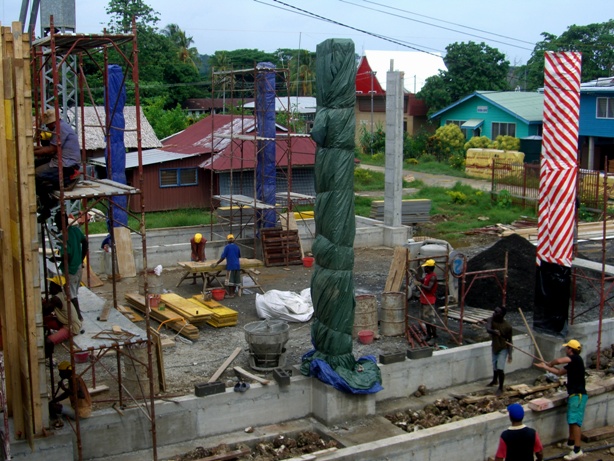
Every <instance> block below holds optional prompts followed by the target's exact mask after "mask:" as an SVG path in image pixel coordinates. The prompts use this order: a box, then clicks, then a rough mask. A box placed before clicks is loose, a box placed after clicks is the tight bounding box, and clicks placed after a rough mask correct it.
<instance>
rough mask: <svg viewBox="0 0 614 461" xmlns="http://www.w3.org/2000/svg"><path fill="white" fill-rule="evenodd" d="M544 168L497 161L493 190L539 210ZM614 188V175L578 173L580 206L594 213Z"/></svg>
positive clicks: (593, 172) (531, 164) (593, 171)
mask: <svg viewBox="0 0 614 461" xmlns="http://www.w3.org/2000/svg"><path fill="white" fill-rule="evenodd" d="M539 172H540V165H538V164H533V163H512V162H505V161H497V160H495V161H494V162H493V164H492V180H491V190H492V193H493V194H494V195H495V196H496V195H498V194H500V193H501V192H502V191H507V192H508V193H509V194H510V196H511V199H512V201H513V202H514V203H515V204H518V205H520V206H522V207H536V206H537V202H538V198H539ZM613 188H614V175H612V174H608V173H604V172H602V171H596V170H583V169H580V170H579V171H578V198H579V199H580V203H581V204H582V205H584V206H586V207H587V208H590V209H594V210H602V209H603V205H604V203H603V198H604V196H605V197H609V196H610V195H611V194H612V192H613V190H612V189H613Z"/></svg>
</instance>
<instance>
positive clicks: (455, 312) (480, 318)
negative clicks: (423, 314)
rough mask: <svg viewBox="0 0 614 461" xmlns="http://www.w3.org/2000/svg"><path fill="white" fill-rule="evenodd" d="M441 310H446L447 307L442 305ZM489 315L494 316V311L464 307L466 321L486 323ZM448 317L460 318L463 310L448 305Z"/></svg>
mask: <svg viewBox="0 0 614 461" xmlns="http://www.w3.org/2000/svg"><path fill="white" fill-rule="evenodd" d="M440 310H441V311H442V312H443V311H445V307H440ZM488 317H492V311H489V310H487V309H480V308H479V307H465V309H463V322H466V323H475V324H479V323H484V322H485V321H486V319H487V318H488ZM448 318H449V319H455V320H460V318H461V312H460V309H459V308H457V307H448Z"/></svg>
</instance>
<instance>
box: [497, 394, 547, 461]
mask: <svg viewBox="0 0 614 461" xmlns="http://www.w3.org/2000/svg"><path fill="white" fill-rule="evenodd" d="M507 413H508V415H509V417H510V422H511V423H512V425H511V426H510V427H509V428H507V429H506V430H504V431H503V432H502V433H501V438H500V439H499V446H498V447H497V454H496V455H495V461H504V460H505V461H535V460H536V459H537V460H538V461H541V460H542V459H544V454H543V446H542V442H541V440H539V435H538V434H537V431H536V430H535V429H531V428H530V427H527V426H525V425H524V424H523V422H522V420H523V419H524V408H522V405H520V404H519V403H512V404H511V405H509V406H508V407H507Z"/></svg>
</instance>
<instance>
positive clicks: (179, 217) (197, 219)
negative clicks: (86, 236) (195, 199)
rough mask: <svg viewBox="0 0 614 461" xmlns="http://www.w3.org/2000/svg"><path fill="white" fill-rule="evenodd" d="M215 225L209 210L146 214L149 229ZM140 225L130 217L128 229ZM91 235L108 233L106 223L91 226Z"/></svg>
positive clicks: (190, 209) (187, 209) (96, 223)
mask: <svg viewBox="0 0 614 461" xmlns="http://www.w3.org/2000/svg"><path fill="white" fill-rule="evenodd" d="M211 219H213V222H214V223H215V217H212V216H211V213H210V212H209V210H208V209H206V208H205V209H199V208H186V209H183V210H172V211H153V212H149V213H145V225H146V227H147V229H162V228H165V227H188V226H202V225H207V224H210V223H211ZM138 226H139V223H138V221H137V220H136V219H135V218H133V217H132V216H129V217H128V227H130V228H131V229H138ZM89 232H90V233H91V234H105V233H107V224H106V222H95V223H90V224H89Z"/></svg>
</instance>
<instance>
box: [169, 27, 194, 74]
mask: <svg viewBox="0 0 614 461" xmlns="http://www.w3.org/2000/svg"><path fill="white" fill-rule="evenodd" d="M162 35H164V36H166V37H168V38H169V39H170V40H171V42H173V44H174V45H175V46H176V47H177V54H178V56H179V60H180V61H181V62H183V63H185V64H191V65H192V66H194V68H197V63H198V61H199V57H198V50H197V49H196V48H194V47H192V44H193V43H194V38H193V37H188V36H187V35H186V33H185V31H183V30H181V28H180V27H179V26H178V25H177V24H168V25H167V26H166V27H165V28H164V29H162Z"/></svg>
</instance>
